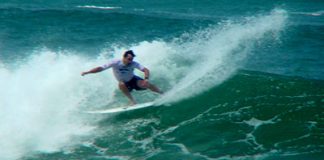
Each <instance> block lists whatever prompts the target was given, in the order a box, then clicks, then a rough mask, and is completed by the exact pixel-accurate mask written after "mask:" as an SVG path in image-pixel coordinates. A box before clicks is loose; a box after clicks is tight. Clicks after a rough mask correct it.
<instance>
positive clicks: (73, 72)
mask: <svg viewBox="0 0 324 160" xmlns="http://www.w3.org/2000/svg"><path fill="white" fill-rule="evenodd" d="M36 52H38V53H34V56H32V57H30V59H28V60H26V63H21V64H20V65H19V67H18V68H16V69H13V70H8V69H6V68H4V67H2V68H0V88H1V90H0V110H1V112H0V116H1V118H0V148H1V150H0V159H16V158H20V157H21V156H24V155H25V154H27V153H28V154H29V153H33V152H35V151H41V152H54V151H59V150H60V149H62V148H64V147H66V146H70V145H73V144H75V143H74V140H75V137H79V136H85V135H88V134H90V133H91V131H92V130H93V129H94V126H90V125H85V123H86V122H87V121H86V120H85V119H83V117H81V116H79V115H78V114H77V112H76V111H77V110H78V108H79V107H80V106H81V103H82V102H83V101H84V99H87V97H88V96H89V95H91V94H95V93H96V91H97V89H98V88H99V87H100V86H102V85H106V87H108V88H109V86H110V85H109V84H105V83H103V82H102V81H100V80H102V79H103V78H100V77H97V79H99V80H95V79H91V77H81V76H80V73H81V71H82V69H84V67H83V66H90V65H91V64H89V63H88V62H87V61H86V60H85V59H81V58H80V57H76V56H72V55H64V54H57V53H54V52H50V51H48V50H39V51H36ZM101 77H102V76H101ZM105 78H106V77H105ZM108 79H109V78H108ZM89 81H90V82H89ZM106 96H107V97H108V96H109V94H108V93H107V94H106ZM104 98H105V96H104V95H103V96H102V99H104ZM98 101H100V100H99V99H97V101H94V102H98Z"/></svg>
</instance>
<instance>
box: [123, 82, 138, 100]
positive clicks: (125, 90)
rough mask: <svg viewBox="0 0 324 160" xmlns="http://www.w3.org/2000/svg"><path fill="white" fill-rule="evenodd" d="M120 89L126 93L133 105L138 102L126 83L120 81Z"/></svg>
mask: <svg viewBox="0 0 324 160" xmlns="http://www.w3.org/2000/svg"><path fill="white" fill-rule="evenodd" d="M119 89H120V90H121V91H122V92H123V93H124V94H125V96H126V97H127V98H128V99H129V100H130V103H131V105H134V104H136V102H135V100H134V98H133V96H132V95H131V94H130V92H129V90H128V88H127V87H126V84H125V83H122V82H120V83H119Z"/></svg>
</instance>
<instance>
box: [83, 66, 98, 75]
mask: <svg viewBox="0 0 324 160" xmlns="http://www.w3.org/2000/svg"><path fill="white" fill-rule="evenodd" d="M103 70H104V68H102V67H96V68H93V69H91V70H90V71H86V72H82V73H81V75H82V76H84V75H86V74H89V73H97V72H101V71H103Z"/></svg>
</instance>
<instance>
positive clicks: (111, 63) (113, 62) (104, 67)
mask: <svg viewBox="0 0 324 160" xmlns="http://www.w3.org/2000/svg"><path fill="white" fill-rule="evenodd" d="M116 63H117V61H111V62H108V63H106V64H104V65H102V66H101V68H103V69H104V70H106V69H108V68H111V67H112V66H113V65H114V64H116Z"/></svg>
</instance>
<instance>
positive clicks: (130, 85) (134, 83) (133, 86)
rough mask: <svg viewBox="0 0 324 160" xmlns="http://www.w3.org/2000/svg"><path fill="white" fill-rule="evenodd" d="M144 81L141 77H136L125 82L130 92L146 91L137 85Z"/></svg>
mask: <svg viewBox="0 0 324 160" xmlns="http://www.w3.org/2000/svg"><path fill="white" fill-rule="evenodd" d="M139 80H143V79H142V78H141V77H138V76H134V77H133V78H132V79H131V80H130V81H128V82H125V85H126V87H127V88H128V91H130V92H131V91H132V90H133V89H135V90H145V89H146V88H141V87H139V86H138V85H137V81H139Z"/></svg>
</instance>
